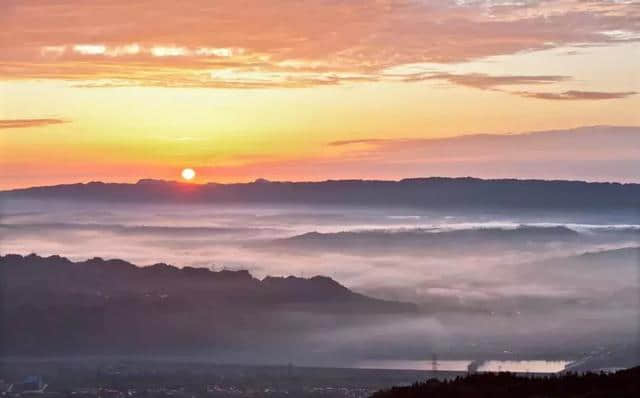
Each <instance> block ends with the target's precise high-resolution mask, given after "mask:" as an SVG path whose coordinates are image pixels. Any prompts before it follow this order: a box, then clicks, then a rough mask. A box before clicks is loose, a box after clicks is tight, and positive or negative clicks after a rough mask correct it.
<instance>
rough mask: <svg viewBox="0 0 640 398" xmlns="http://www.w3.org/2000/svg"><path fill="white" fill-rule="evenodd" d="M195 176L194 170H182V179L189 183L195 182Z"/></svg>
mask: <svg viewBox="0 0 640 398" xmlns="http://www.w3.org/2000/svg"><path fill="white" fill-rule="evenodd" d="M195 176H196V171H195V170H194V169H191V168H186V169H183V170H182V178H184V179H185V180H187V181H191V180H193V179H194V177H195Z"/></svg>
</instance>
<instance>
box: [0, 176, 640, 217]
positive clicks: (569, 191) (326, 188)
mask: <svg viewBox="0 0 640 398" xmlns="http://www.w3.org/2000/svg"><path fill="white" fill-rule="evenodd" d="M2 198H33V199H47V200H49V199H54V198H57V199H72V200H98V201H113V202H145V203H148V202H151V203H153V202H158V203H184V202H196V203H202V202H204V203H282V204H296V203H303V204H325V205H362V206H406V207H419V208H425V207H432V208H442V207H462V208H467V207H471V208H475V207H477V208H503V207H508V208H516V209H518V208H541V209H547V210H552V209H580V208H585V209H593V208H607V209H638V208H640V184H619V183H587V182H582V181H546V180H515V179H503V180H482V179H477V178H470V177H467V178H440V177H434V178H413V179H404V180H400V181H373V180H371V181H369V180H338V181H333V180H329V181H323V182H270V181H266V180H262V179H260V180H256V181H255V182H252V183H244V184H215V183H210V184H204V185H196V184H185V183H179V182H174V181H160V180H140V181H139V182H138V183H136V184H116V183H102V182H91V183H87V184H70V185H56V186H48V187H34V188H27V189H16V190H12V191H5V192H0V199H2Z"/></svg>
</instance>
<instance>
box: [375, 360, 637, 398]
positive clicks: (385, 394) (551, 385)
mask: <svg viewBox="0 0 640 398" xmlns="http://www.w3.org/2000/svg"><path fill="white" fill-rule="evenodd" d="M638 396H640V367H636V368H632V369H627V370H622V371H619V372H617V373H614V374H595V373H587V374H583V375H578V374H564V375H561V376H555V375H554V376H547V377H526V376H518V375H515V374H511V373H499V374H472V375H468V376H465V377H458V378H455V379H453V380H443V381H440V380H435V379H432V380H428V381H426V382H422V383H416V384H413V385H411V386H407V387H393V388H390V389H387V390H382V391H379V392H376V393H375V394H373V395H372V396H371V398H431V397H434V398H435V397H442V398H454V397H455V398H476V397H477V398H488V397H491V398H503V397H504V398H542V397H545V398H635V397H638Z"/></svg>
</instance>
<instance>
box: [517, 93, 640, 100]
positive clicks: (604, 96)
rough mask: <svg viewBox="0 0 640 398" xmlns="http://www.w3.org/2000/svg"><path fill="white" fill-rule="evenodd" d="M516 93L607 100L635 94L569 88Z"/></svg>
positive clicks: (529, 95) (544, 96)
mask: <svg viewBox="0 0 640 398" xmlns="http://www.w3.org/2000/svg"><path fill="white" fill-rule="evenodd" d="M516 94H518V95H521V96H523V97H528V98H537V99H545V100H565V101H572V100H608V99H619V98H626V97H630V96H632V95H635V94H637V93H636V92H635V91H621V92H606V91H579V90H570V91H563V92H561V93H544V92H542V93H539V92H530V91H519V92H517V93H516Z"/></svg>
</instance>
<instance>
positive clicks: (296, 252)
mask: <svg viewBox="0 0 640 398" xmlns="http://www.w3.org/2000/svg"><path fill="white" fill-rule="evenodd" d="M1 206H2V207H1V209H0V210H1V214H2V218H1V224H0V234H1V235H0V239H1V240H0V251H1V252H2V253H3V254H8V253H17V254H28V253H32V252H34V253H37V254H40V255H52V254H59V255H62V256H66V257H69V258H70V259H72V260H84V259H87V258H91V257H103V258H120V259H124V260H127V261H130V262H132V263H135V264H137V265H150V264H153V263H158V262H165V263H169V264H173V265H176V266H187V265H189V266H198V267H212V268H215V269H217V270H218V269H223V268H227V269H247V270H249V271H251V273H252V274H253V275H254V276H256V277H260V278H262V277H264V276H266V275H295V276H305V277H310V276H313V275H326V276H330V277H332V278H334V279H335V280H337V281H338V282H340V283H342V284H343V285H345V286H347V287H349V288H351V289H352V290H355V291H357V292H360V293H364V294H367V295H370V296H374V297H378V298H385V299H394V300H403V301H412V302H415V303H417V304H419V305H420V306H421V308H422V314H421V315H420V316H416V317H413V318H410V319H403V320H402V321H399V320H398V319H393V320H392V321H389V322H384V321H380V322H378V323H376V324H370V323H367V324H363V325H358V326H355V327H354V326H353V325H352V324H349V325H345V326H344V327H342V326H341V325H336V327H335V328H333V329H331V330H326V329H322V330H319V331H318V332H317V333H312V334H311V335H309V336H307V339H308V341H310V342H315V343H317V344H318V345H319V346H321V345H322V344H326V345H327V346H331V349H330V350H331V351H335V352H340V350H341V347H348V350H347V351H348V352H349V353H351V354H353V355H352V358H351V359H349V358H339V359H336V361H340V363H342V364H344V363H351V364H353V365H354V366H360V365H358V364H361V363H362V362H349V361H350V360H354V361H355V360H356V359H358V360H359V359H363V360H365V359H367V358H368V359H367V360H371V361H376V360H412V361H415V360H428V359H429V358H430V353H432V352H437V353H438V355H439V357H440V358H443V359H446V358H449V359H465V360H472V359H478V356H485V357H487V358H486V359H521V358H527V359H536V358H537V359H554V360H565V359H566V360H570V359H577V358H580V357H583V356H584V355H586V354H587V353H591V352H594V351H602V350H607V349H616V347H621V346H631V347H633V348H632V349H631V351H630V353H629V355H631V356H632V357H634V358H635V359H638V351H637V347H638V332H639V330H640V329H639V325H640V312H639V311H640V310H639V308H640V306H639V304H640V303H639V299H638V288H639V287H640V286H639V285H640V283H639V267H640V263H639V261H638V251H637V250H632V249H628V248H633V247H639V246H640V215H638V214H584V213H582V214H580V213H575V214H570V213H566V212H564V213H553V212H547V213H540V212H531V213H525V214H522V213H518V214H515V213H510V212H508V211H505V212H501V213H498V212H493V213H484V212H478V211H474V212H471V211H451V212H446V213H434V212H429V211H424V210H411V209H384V208H376V209H370V208H354V207H348V208H338V207H302V206H298V207H291V206H289V207H277V206H264V207H245V206H240V205H238V206H220V205H215V206H213V205H212V206H204V205H189V206H159V205H153V206H151V205H149V206H143V205H113V204H108V205H107V204H102V205H100V204H95V203H92V204H89V203H86V202H82V203H69V202H53V201H48V202H39V201H21V202H17V201H4V202H3V203H2V204H1ZM625 248H627V249H625ZM617 249H624V250H617ZM601 251H607V252H602V253H598V254H589V255H584V253H589V252H601ZM328 350H329V349H328ZM351 354H349V355H351ZM556 365H557V362H556V363H554V366H556ZM485 366H489V365H485Z"/></svg>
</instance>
